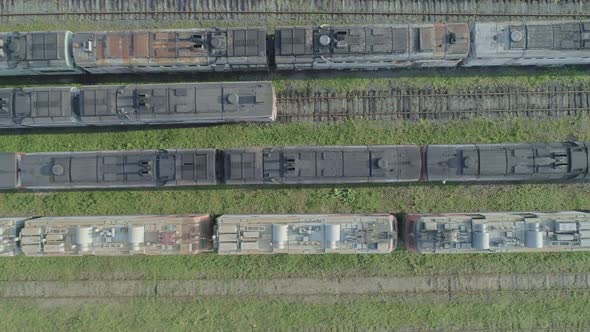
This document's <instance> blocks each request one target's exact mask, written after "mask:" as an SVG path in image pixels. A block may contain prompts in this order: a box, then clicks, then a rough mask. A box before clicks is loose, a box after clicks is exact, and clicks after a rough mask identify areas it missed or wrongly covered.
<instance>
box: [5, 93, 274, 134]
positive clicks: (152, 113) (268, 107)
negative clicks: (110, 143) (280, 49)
mask: <svg viewBox="0 0 590 332" xmlns="http://www.w3.org/2000/svg"><path fill="white" fill-rule="evenodd" d="M275 117H276V104H275V93H274V88H273V86H272V84H271V83H270V82H233V83H232V82H227V83H176V84H142V85H99V86H82V87H79V88H78V87H34V88H6V89H0V128H39V127H87V126H122V125H124V126H131V125H154V124H207V123H227V122H244V121H250V122H271V121H274V119H275Z"/></svg>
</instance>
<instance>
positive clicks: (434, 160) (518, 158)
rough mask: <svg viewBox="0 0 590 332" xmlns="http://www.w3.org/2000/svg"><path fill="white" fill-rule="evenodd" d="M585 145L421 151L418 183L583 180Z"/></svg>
mask: <svg viewBox="0 0 590 332" xmlns="http://www.w3.org/2000/svg"><path fill="white" fill-rule="evenodd" d="M589 147H590V146H589V145H588V143H581V142H564V143H507V144H457V145H427V146H424V147H422V160H423V162H424V167H423V169H422V171H423V173H422V179H423V180H425V181H431V182H443V183H444V182H477V181H484V182H497V181H504V182H527V181H567V180H584V179H586V177H587V175H588V165H589V162H590V159H589V154H588V148H589Z"/></svg>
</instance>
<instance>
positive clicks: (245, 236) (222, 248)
mask: <svg viewBox="0 0 590 332" xmlns="http://www.w3.org/2000/svg"><path fill="white" fill-rule="evenodd" d="M395 227H396V225H395V218H394V217H393V216H392V215H222V216H221V217H219V218H218V221H217V226H216V232H215V233H216V239H215V241H216V245H217V252H218V253H219V254H222V255H244V254H281V253H283V254H324V253H339V254H368V253H375V254H376V253H381V254H384V253H388V252H391V251H392V250H393V249H395V247H396V246H397V232H396V229H395Z"/></svg>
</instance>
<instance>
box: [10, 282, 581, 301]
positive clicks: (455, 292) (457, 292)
mask: <svg viewBox="0 0 590 332" xmlns="http://www.w3.org/2000/svg"><path fill="white" fill-rule="evenodd" d="M155 286H156V287H157V285H155ZM156 292H157V291H156ZM545 292H551V293H576V292H577V293H584V294H586V293H590V288H587V287H572V288H536V289H490V290H468V291H462V290H428V291H416V290H415V291H399V292H395V291H392V292H388V291H385V292H383V291H379V292H378V294H379V295H385V296H402V295H406V296H407V295H409V296H415V295H445V296H449V297H452V296H453V295H492V294H494V293H496V294H502V293H519V294H523V293H524V294H526V293H545ZM376 293H377V291H375V292H367V293H355V292H338V293H337V294H327V293H320V294H293V293H276V294H264V295H248V294H235V295H234V294H231V295H228V294H211V295H203V294H197V295H192V294H188V295H166V294H160V293H157V294H143V295H123V294H122V295H103V296H101V295H98V296H90V295H65V296H47V297H45V296H41V297H39V296H2V295H0V298H1V299H30V298H34V299H42V300H48V299H99V298H204V297H209V298H212V297H232V296H233V297H237V296H239V297H260V296H263V297H273V296H292V297H309V296H318V295H338V296H363V295H375V294H376Z"/></svg>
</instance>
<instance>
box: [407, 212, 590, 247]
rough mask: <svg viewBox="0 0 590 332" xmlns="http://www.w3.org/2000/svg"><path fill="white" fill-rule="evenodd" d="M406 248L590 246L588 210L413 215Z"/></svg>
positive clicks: (409, 220)
mask: <svg viewBox="0 0 590 332" xmlns="http://www.w3.org/2000/svg"><path fill="white" fill-rule="evenodd" d="M404 222H405V224H404V234H403V235H404V239H405V243H406V247H407V248H408V249H410V250H413V251H416V252H419V253H423V254H453V253H496V252H548V251H577V250H590V213H587V212H582V211H567V212H546V213H545V212H524V213H518V212H503V213H457V214H434V215H430V214H414V215H408V216H406V218H405V220H404Z"/></svg>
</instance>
